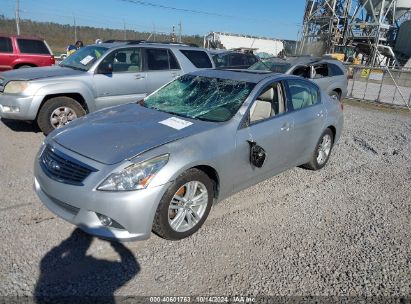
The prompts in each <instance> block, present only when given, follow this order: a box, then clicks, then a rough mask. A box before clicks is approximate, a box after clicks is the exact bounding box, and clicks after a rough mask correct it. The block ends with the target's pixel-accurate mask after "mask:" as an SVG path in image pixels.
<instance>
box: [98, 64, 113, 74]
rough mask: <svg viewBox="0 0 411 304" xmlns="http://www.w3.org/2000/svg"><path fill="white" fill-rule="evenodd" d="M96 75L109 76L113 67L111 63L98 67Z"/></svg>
mask: <svg viewBox="0 0 411 304" xmlns="http://www.w3.org/2000/svg"><path fill="white" fill-rule="evenodd" d="M97 73H98V74H111V73H113V65H112V64H111V63H102V64H100V66H99V67H98V70H97Z"/></svg>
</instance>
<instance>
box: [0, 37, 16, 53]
mask: <svg viewBox="0 0 411 304" xmlns="http://www.w3.org/2000/svg"><path fill="white" fill-rule="evenodd" d="M0 53H13V46H12V44H11V39H10V38H8V37H0Z"/></svg>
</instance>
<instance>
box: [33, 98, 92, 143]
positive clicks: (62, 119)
mask: <svg viewBox="0 0 411 304" xmlns="http://www.w3.org/2000/svg"><path fill="white" fill-rule="evenodd" d="M85 114H86V111H85V110H84V108H83V107H82V106H81V105H80V104H79V103H78V102H77V101H76V100H74V99H73V98H70V97H66V96H59V97H54V98H50V99H49V100H47V101H46V102H45V103H44V104H43V106H42V107H41V108H40V111H39V114H38V116H37V124H38V126H39V128H40V130H41V131H43V133H44V134H45V135H47V134H49V133H50V132H51V131H53V130H54V129H57V128H60V127H63V126H64V125H66V124H68V123H70V122H71V121H72V120H74V119H76V118H78V117H81V116H84V115H85Z"/></svg>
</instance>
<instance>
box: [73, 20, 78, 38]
mask: <svg viewBox="0 0 411 304" xmlns="http://www.w3.org/2000/svg"><path fill="white" fill-rule="evenodd" d="M73 19H74V41H75V42H77V25H76V16H74V15H73Z"/></svg>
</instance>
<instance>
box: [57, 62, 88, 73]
mask: <svg viewBox="0 0 411 304" xmlns="http://www.w3.org/2000/svg"><path fill="white" fill-rule="evenodd" d="M59 66H61V67H63V68H70V69H73V70H78V71H82V72H85V71H87V70H84V69H81V68H78V67H75V66H72V65H68V64H60V65H59Z"/></svg>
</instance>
